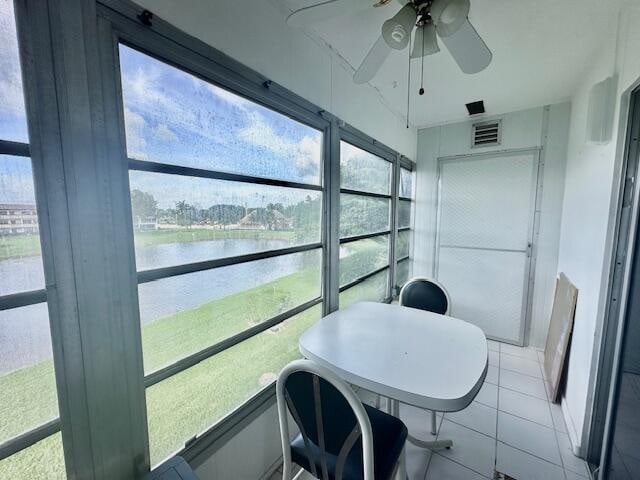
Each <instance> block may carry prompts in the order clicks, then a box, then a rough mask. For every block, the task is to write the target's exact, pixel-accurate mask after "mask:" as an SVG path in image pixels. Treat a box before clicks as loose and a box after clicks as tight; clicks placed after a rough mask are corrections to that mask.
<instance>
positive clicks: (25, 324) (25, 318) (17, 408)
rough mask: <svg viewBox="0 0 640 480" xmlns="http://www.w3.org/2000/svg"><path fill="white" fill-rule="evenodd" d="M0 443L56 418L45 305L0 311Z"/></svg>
mask: <svg viewBox="0 0 640 480" xmlns="http://www.w3.org/2000/svg"><path fill="white" fill-rule="evenodd" d="M0 347H1V348H0V392H2V393H1V396H0V398H1V401H0V418H1V419H2V422H0V443H3V442H5V441H6V440H9V439H10V438H12V437H15V436H16V435H19V434H21V433H24V432H26V431H28V430H31V429H33V428H35V427H37V426H38V425H41V424H42V423H45V422H47V421H49V420H51V419H53V418H55V417H57V416H58V400H57V396H56V385H55V378H54V374H53V361H52V353H51V337H50V333H49V316H48V313H47V306H46V304H44V303H39V304H37V305H29V306H28V307H20V308H14V309H12V310H3V311H0Z"/></svg>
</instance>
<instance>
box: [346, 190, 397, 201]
mask: <svg viewBox="0 0 640 480" xmlns="http://www.w3.org/2000/svg"><path fill="white" fill-rule="evenodd" d="M340 193H344V194H348V195H357V196H361V197H373V198H384V199H386V200H391V199H392V198H393V197H392V195H388V194H386V193H375V192H365V191H362V190H354V189H351V188H341V189H340Z"/></svg>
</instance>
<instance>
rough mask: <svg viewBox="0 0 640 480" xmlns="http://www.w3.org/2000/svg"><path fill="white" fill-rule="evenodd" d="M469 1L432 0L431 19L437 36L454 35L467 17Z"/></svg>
mask: <svg viewBox="0 0 640 480" xmlns="http://www.w3.org/2000/svg"><path fill="white" fill-rule="evenodd" d="M469 8H470V5H469V0H433V4H432V5H431V18H432V19H433V22H434V23H435V25H436V30H437V32H438V35H440V36H441V37H448V36H449V35H453V34H454V33H456V32H457V31H458V30H459V29H460V27H462V25H463V24H464V22H465V20H466V19H467V16H468V15H469Z"/></svg>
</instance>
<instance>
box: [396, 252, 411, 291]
mask: <svg viewBox="0 0 640 480" xmlns="http://www.w3.org/2000/svg"><path fill="white" fill-rule="evenodd" d="M410 270H411V260H410V259H408V258H407V259H406V260H402V261H401V262H398V266H397V268H396V285H398V286H399V287H402V286H403V285H404V284H405V283H407V280H409V275H410V273H411V272H410Z"/></svg>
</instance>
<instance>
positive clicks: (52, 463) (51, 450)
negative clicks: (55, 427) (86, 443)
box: [0, 433, 67, 480]
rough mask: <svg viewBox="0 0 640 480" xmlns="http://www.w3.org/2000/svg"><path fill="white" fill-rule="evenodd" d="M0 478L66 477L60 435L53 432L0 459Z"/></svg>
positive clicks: (50, 479) (43, 479)
mask: <svg viewBox="0 0 640 480" xmlns="http://www.w3.org/2000/svg"><path fill="white" fill-rule="evenodd" d="M0 478H6V479H14V480H27V479H28V480H57V479H64V478H67V476H66V473H65V466H64V453H63V451H62V435H60V433H54V434H53V435H51V436H50V437H47V438H45V439H44V440H41V441H39V442H38V443H34V444H33V445H31V446H30V447H28V448H25V449H24V450H21V451H19V452H18V453H15V454H13V455H11V456H10V457H7V458H5V459H3V460H0Z"/></svg>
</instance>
